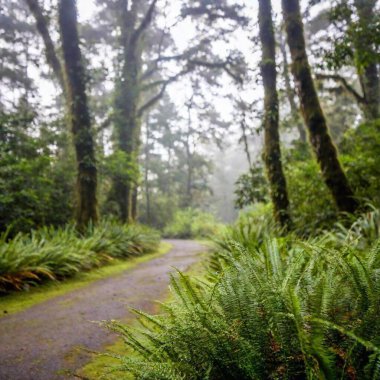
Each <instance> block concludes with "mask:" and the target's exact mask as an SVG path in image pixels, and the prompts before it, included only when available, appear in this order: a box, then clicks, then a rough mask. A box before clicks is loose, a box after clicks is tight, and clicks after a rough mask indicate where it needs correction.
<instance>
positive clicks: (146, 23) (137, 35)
mask: <svg viewBox="0 0 380 380" xmlns="http://www.w3.org/2000/svg"><path fill="white" fill-rule="evenodd" d="M157 1H158V0H153V1H152V3H151V4H150V6H149V8H148V11H147V12H146V14H145V16H144V18H143V20H142V21H141V24H140V26H139V27H138V28H137V29H136V30H135V32H134V33H133V35H132V39H131V40H132V43H135V42H136V41H137V40H138V39H139V38H140V36H141V34H142V33H143V32H144V30H145V29H146V28H147V27H148V26H149V24H150V23H151V22H152V18H153V12H154V10H155V8H156V4H157Z"/></svg>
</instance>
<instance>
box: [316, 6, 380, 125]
mask: <svg viewBox="0 0 380 380" xmlns="http://www.w3.org/2000/svg"><path fill="white" fill-rule="evenodd" d="M376 3H377V1H376V0H349V1H346V0H345V1H342V0H338V1H337V2H335V3H334V6H333V7H329V8H327V9H326V10H325V11H322V12H321V13H320V14H319V15H318V16H317V20H316V21H315V22H314V24H316V25H318V20H320V19H322V18H324V19H327V20H328V22H327V25H328V26H329V27H330V30H329V31H328V34H327V36H326V40H327V42H330V45H331V48H327V49H326V48H323V49H322V50H323V51H324V63H325V64H324V66H325V67H326V68H327V69H330V72H328V73H326V72H318V75H317V77H318V78H320V79H324V80H333V81H335V82H336V83H338V84H339V85H340V86H341V87H342V88H343V89H344V90H345V91H346V92H347V94H349V95H351V96H352V98H353V99H354V100H355V101H356V103H357V104H358V106H359V107H360V109H361V110H362V112H363V115H364V118H365V119H366V120H367V121H371V120H374V119H377V118H379V117H380V75H379V69H378V65H379V62H380V38H379V35H380V16H379V12H378V11H377V10H376ZM319 24H321V23H319ZM325 24H326V22H325V23H322V25H321V27H324V28H326V25H325ZM349 66H351V67H354V68H355V70H356V74H357V76H356V81H354V82H353V81H352V80H351V78H350V77H348V75H347V74H345V73H343V75H342V74H341V73H340V72H339V71H340V69H342V68H344V67H346V68H347V67H349ZM331 71H332V72H331ZM346 71H347V70H346Z"/></svg>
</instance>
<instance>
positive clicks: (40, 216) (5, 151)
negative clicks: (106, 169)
mask: <svg viewBox="0 0 380 380" xmlns="http://www.w3.org/2000/svg"><path fill="white" fill-rule="evenodd" d="M34 118H35V116H34V114H32V113H30V112H29V111H27V110H25V109H21V110H19V111H17V112H8V113H5V112H3V113H0V137H1V140H0V156H1V160H0V231H5V230H6V229H7V228H8V229H9V228H10V227H11V231H10V232H11V233H12V234H13V233H17V232H19V231H22V232H27V231H29V230H30V229H31V228H38V227H41V226H43V225H54V226H58V225H62V224H65V223H67V222H68V221H69V220H70V218H71V216H72V208H73V205H72V201H71V199H72V192H73V191H72V189H73V182H74V180H73V170H72V162H71V160H70V157H66V159H65V160H61V159H60V158H59V157H57V158H54V157H52V156H51V152H50V149H49V148H48V147H47V145H49V144H50V143H51V141H50V140H51V134H50V133H48V132H45V133H44V138H42V137H34V136H31V135H30V134H29V132H28V128H30V127H31V125H32V123H33V122H34Z"/></svg>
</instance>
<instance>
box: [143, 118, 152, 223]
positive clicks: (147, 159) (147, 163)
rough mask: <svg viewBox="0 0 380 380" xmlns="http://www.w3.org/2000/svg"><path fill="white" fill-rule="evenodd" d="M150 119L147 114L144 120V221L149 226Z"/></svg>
mask: <svg viewBox="0 0 380 380" xmlns="http://www.w3.org/2000/svg"><path fill="white" fill-rule="evenodd" d="M149 142H150V117H149V114H148V115H147V118H146V135H145V176H144V180H145V200H146V221H147V224H148V225H150V222H151V212H150V186H149V170H150V147H149Z"/></svg>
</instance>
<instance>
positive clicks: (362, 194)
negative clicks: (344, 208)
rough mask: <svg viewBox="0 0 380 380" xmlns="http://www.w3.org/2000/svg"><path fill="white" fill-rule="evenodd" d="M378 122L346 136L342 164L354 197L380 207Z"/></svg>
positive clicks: (352, 131)
mask: <svg viewBox="0 0 380 380" xmlns="http://www.w3.org/2000/svg"><path fill="white" fill-rule="evenodd" d="M379 129H380V120H376V121H374V122H372V123H366V124H361V125H360V126H359V127H357V128H355V129H350V130H349V131H347V132H346V134H345V136H344V139H343V141H342V148H341V150H342V153H343V154H342V161H343V163H344V166H345V168H346V171H347V175H348V177H349V180H350V183H351V185H352V187H353V188H354V190H355V194H356V195H357V196H358V197H359V198H361V199H363V198H364V199H368V200H370V202H371V203H372V204H374V205H375V206H376V207H380V181H379V177H380V134H379Z"/></svg>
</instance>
